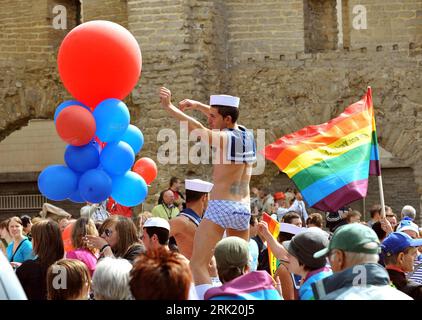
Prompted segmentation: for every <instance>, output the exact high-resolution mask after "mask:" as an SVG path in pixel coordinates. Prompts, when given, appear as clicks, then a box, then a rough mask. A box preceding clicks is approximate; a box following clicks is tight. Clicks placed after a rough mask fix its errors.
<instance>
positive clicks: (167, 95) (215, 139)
mask: <svg viewBox="0 0 422 320" xmlns="http://www.w3.org/2000/svg"><path fill="white" fill-rule="evenodd" d="M160 102H161V106H162V107H163V108H164V109H165V110H166V111H167V112H168V113H169V114H170V115H171V116H172V117H173V118H175V119H177V120H179V121H186V122H187V123H188V130H189V132H191V131H193V130H201V131H202V134H203V135H205V136H206V137H207V142H208V144H209V145H211V144H213V145H217V144H218V145H222V143H223V137H224V135H223V133H222V132H217V131H212V130H210V129H208V128H206V127H205V126H204V125H203V124H202V123H200V122H199V121H198V120H196V119H194V118H192V117H191V116H188V115H187V114H185V113H184V112H183V111H182V110H181V109H179V108H177V107H175V106H174V105H173V104H172V103H171V91H170V90H169V89H167V88H164V87H162V88H160ZM203 106H204V110H205V105H203ZM185 110H186V107H185Z"/></svg>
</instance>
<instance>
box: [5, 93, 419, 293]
mask: <svg viewBox="0 0 422 320" xmlns="http://www.w3.org/2000/svg"><path fill="white" fill-rule="evenodd" d="M160 99H161V105H162V107H163V108H164V109H165V110H166V111H167V112H168V113H169V114H170V115H171V116H172V117H174V118H175V119H177V120H179V121H187V122H188V127H189V130H200V131H201V132H202V133H203V134H204V136H206V137H208V140H207V141H208V143H209V145H210V146H212V147H214V149H217V150H218V149H220V150H219V151H221V152H220V153H219V154H220V156H221V157H222V158H226V160H228V161H229V162H228V163H215V164H214V168H213V169H214V170H213V183H211V182H208V181H204V180H200V179H185V180H184V185H185V194H183V193H182V192H181V186H182V181H181V180H180V179H178V178H172V179H171V181H170V184H169V187H168V188H166V190H163V191H162V192H161V194H160V198H159V200H158V204H157V205H156V206H155V207H154V208H153V209H152V210H151V212H142V213H141V214H139V215H136V216H133V215H132V216H130V215H131V212H132V211H131V209H130V208H121V207H120V208H119V207H118V206H116V203H113V202H112V201H111V203H112V205H111V206H110V205H109V202H110V199H109V201H104V202H103V203H100V204H87V205H86V206H84V207H82V209H81V212H80V217H78V218H77V219H74V218H73V217H71V216H70V215H69V214H68V213H66V212H65V211H64V210H62V209H60V208H57V207H54V206H52V205H51V204H45V205H44V206H43V210H42V211H41V214H40V217H34V218H31V217H28V216H22V217H17V216H16V217H11V218H9V219H7V220H4V221H1V222H0V238H1V243H0V246H1V252H2V253H0V270H1V271H2V272H0V283H1V284H2V287H3V288H6V290H9V293H10V294H7V292H6V294H5V295H6V298H13V299H26V298H27V299H30V300H45V299H49V300H75V299H95V300H113V299H116V300H123V299H124V300H126V299H140V300H157V299H164V300H203V299H205V300H221V299H233V300H252V299H255V300H256V299H258V300H345V299H353V300H356V299H371V300H374V299H397V300H411V299H422V268H421V265H422V255H421V254H420V250H421V249H422V237H421V230H420V228H419V227H418V225H417V224H416V223H415V219H416V216H417V215H416V210H415V209H414V208H413V207H411V206H409V205H406V206H404V207H403V208H402V210H401V212H400V216H397V215H396V214H395V213H394V212H393V210H392V209H391V208H390V207H387V206H386V207H385V208H384V209H385V213H386V214H385V216H384V215H383V211H384V210H382V209H383V208H381V206H380V205H374V206H373V207H372V208H371V210H370V216H371V219H370V221H367V222H364V221H361V220H362V219H363V217H362V215H361V213H360V212H358V211H356V210H352V209H351V208H341V209H340V210H338V211H336V212H312V213H311V212H309V213H308V211H310V210H309V208H306V204H305V202H304V200H303V198H302V195H301V193H300V192H299V191H297V190H294V189H291V188H289V189H286V190H285V191H284V192H282V191H277V192H274V193H272V192H270V190H269V189H268V188H267V187H265V186H264V187H259V188H258V187H257V188H251V189H250V188H249V183H250V178H251V168H252V164H253V163H254V161H255V160H256V148H255V144H254V140H253V135H251V134H250V132H248V131H247V130H246V128H244V127H242V126H240V125H238V124H237V122H236V121H237V118H238V116H239V110H238V108H239V98H237V97H232V96H226V95H216V96H211V99H210V105H206V104H203V103H200V102H198V101H194V100H189V99H185V100H183V101H181V102H180V103H179V106H178V108H177V107H175V106H174V105H173V104H172V103H171V92H170V90H168V89H166V88H161V90H160ZM188 110H195V111H199V112H202V113H203V114H205V115H206V116H207V117H208V122H209V127H210V129H209V128H206V127H205V126H203V125H202V124H201V123H200V122H199V121H197V120H196V119H194V118H192V117H191V116H189V115H187V114H186V111H188ZM214 129H219V130H214ZM239 146H240V148H238V147H239ZM265 214H268V215H269V216H270V217H271V218H272V219H273V220H274V221H273V222H276V223H278V224H279V232H278V234H273V233H272V232H271V231H270V230H269V226H268V224H267V222H266V221H268V220H266V219H265V220H266V221H264V219H263V217H266V216H265ZM270 253H271V255H272V256H274V257H275V258H274V259H273V258H270ZM5 257H7V259H6V258H5ZM274 266H275V270H273V269H274V268H273V267H274ZM0 297H1V291H0ZM2 298H3V297H2Z"/></svg>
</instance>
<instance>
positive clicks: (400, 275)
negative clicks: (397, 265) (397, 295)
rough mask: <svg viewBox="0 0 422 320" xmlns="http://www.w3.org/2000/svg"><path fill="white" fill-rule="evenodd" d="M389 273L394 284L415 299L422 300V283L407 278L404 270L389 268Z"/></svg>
mask: <svg viewBox="0 0 422 320" xmlns="http://www.w3.org/2000/svg"><path fill="white" fill-rule="evenodd" d="M387 272H388V275H389V277H390V280H391V282H393V284H394V286H395V287H396V288H397V289H398V290H400V291H402V292H404V293H405V294H407V295H408V296H410V297H412V298H413V299H415V300H422V284H419V283H416V282H413V281H411V280H407V279H406V275H405V274H404V272H400V271H397V270H392V269H388V268H387Z"/></svg>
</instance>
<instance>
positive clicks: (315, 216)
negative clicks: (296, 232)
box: [306, 212, 324, 228]
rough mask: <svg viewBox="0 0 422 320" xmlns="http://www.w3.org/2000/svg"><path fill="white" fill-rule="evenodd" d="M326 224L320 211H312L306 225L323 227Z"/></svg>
mask: <svg viewBox="0 0 422 320" xmlns="http://www.w3.org/2000/svg"><path fill="white" fill-rule="evenodd" d="M323 224H324V219H323V218H322V215H321V214H320V213H318V212H315V213H311V214H310V215H309V217H308V219H306V226H307V227H308V228H309V227H317V228H322V227H323Z"/></svg>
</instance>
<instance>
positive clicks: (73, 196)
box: [69, 189, 86, 203]
mask: <svg viewBox="0 0 422 320" xmlns="http://www.w3.org/2000/svg"><path fill="white" fill-rule="evenodd" d="M69 200H70V201H72V202H76V203H84V202H86V201H85V199H83V198H82V196H81V193H80V192H79V189H77V190H76V191H75V192H74V193H72V194H71V195H70V197H69Z"/></svg>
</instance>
